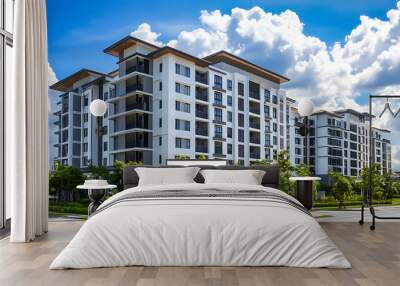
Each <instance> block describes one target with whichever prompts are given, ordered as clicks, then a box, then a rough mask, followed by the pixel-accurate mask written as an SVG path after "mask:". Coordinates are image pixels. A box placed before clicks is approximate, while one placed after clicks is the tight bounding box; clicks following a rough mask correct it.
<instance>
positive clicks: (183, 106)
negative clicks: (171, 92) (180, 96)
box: [175, 101, 190, 113]
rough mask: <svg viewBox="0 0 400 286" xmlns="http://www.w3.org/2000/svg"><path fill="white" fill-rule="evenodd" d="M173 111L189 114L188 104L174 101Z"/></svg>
mask: <svg viewBox="0 0 400 286" xmlns="http://www.w3.org/2000/svg"><path fill="white" fill-rule="evenodd" d="M175 110H177V111H182V112H186V113H190V104H189V103H186V102H182V101H175Z"/></svg>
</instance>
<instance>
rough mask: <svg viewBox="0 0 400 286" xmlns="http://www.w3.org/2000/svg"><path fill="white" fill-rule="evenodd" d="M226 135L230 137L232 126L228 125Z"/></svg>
mask: <svg viewBox="0 0 400 286" xmlns="http://www.w3.org/2000/svg"><path fill="white" fill-rule="evenodd" d="M226 130H227V133H228V134H227V136H228V138H232V128H231V127H228V128H227V129H226Z"/></svg>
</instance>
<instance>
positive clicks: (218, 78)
mask: <svg viewBox="0 0 400 286" xmlns="http://www.w3.org/2000/svg"><path fill="white" fill-rule="evenodd" d="M214 87H217V88H220V89H222V77H221V76H219V75H217V74H216V75H214Z"/></svg>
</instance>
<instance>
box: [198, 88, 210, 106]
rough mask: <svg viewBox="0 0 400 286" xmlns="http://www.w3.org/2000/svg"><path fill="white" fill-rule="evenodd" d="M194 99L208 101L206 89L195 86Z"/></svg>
mask: <svg viewBox="0 0 400 286" xmlns="http://www.w3.org/2000/svg"><path fill="white" fill-rule="evenodd" d="M196 99H198V100H202V101H205V102H208V90H207V89H206V88H199V87H196Z"/></svg>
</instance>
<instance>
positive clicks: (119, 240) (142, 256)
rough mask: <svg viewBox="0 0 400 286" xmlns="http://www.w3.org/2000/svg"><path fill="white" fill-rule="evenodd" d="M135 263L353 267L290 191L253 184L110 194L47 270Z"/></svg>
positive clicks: (152, 188) (150, 188)
mask: <svg viewBox="0 0 400 286" xmlns="http://www.w3.org/2000/svg"><path fill="white" fill-rule="evenodd" d="M133 265H144V266H291V267H313V268H314V267H330V268H350V267H351V265H350V263H349V262H348V260H347V259H346V258H345V256H344V255H343V253H342V252H341V251H340V250H339V249H338V248H337V247H336V245H335V244H334V243H333V241H332V240H331V239H330V238H329V237H328V236H327V234H326V233H325V231H324V230H323V229H322V228H321V226H320V225H319V224H318V222H317V221H316V220H315V219H314V218H313V217H312V216H311V215H310V213H309V212H308V211H307V210H306V209H305V208H304V207H303V206H302V205H301V204H300V203H299V202H298V201H297V200H296V199H294V198H293V197H291V196H289V195H287V194H285V193H283V192H281V191H279V190H277V189H273V188H267V187H263V186H257V185H240V184H197V183H193V184H175V185H163V186H143V187H135V188H131V189H127V190H125V191H123V192H120V193H118V194H116V195H114V196H113V197H111V198H109V199H108V200H106V201H105V202H104V203H103V204H102V205H101V206H100V207H99V208H98V210H97V211H96V213H95V214H94V215H92V216H91V217H90V218H89V219H88V220H87V221H86V222H85V223H84V224H83V225H82V227H81V229H80V230H79V231H78V233H77V234H76V235H75V237H74V238H73V239H72V240H71V242H70V243H69V244H68V245H67V246H66V247H65V249H64V250H63V251H62V252H61V253H60V254H59V255H58V256H57V257H56V258H55V260H54V261H53V262H52V264H51V265H50V269H65V268H92V267H119V266H133Z"/></svg>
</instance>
